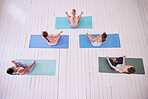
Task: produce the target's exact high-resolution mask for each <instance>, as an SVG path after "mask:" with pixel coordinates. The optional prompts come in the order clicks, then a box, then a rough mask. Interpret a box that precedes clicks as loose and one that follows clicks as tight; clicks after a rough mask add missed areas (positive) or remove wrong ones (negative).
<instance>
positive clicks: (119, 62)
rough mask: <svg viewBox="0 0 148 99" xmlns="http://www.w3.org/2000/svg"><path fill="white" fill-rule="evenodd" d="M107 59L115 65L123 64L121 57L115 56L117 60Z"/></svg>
mask: <svg viewBox="0 0 148 99" xmlns="http://www.w3.org/2000/svg"><path fill="white" fill-rule="evenodd" d="M109 60H110V62H111V64H112V65H113V66H116V65H117V64H123V57H119V58H116V61H117V62H113V60H112V59H111V58H109Z"/></svg>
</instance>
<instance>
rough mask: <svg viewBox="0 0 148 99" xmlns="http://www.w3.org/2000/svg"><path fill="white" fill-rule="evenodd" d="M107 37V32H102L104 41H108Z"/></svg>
mask: <svg viewBox="0 0 148 99" xmlns="http://www.w3.org/2000/svg"><path fill="white" fill-rule="evenodd" d="M106 38H107V34H106V32H104V33H103V34H102V42H104V41H106Z"/></svg>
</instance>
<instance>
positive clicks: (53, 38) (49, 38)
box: [42, 31, 63, 45]
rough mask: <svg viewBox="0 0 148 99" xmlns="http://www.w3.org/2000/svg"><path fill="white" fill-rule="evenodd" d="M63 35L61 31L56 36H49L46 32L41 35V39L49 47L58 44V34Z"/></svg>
mask: <svg viewBox="0 0 148 99" xmlns="http://www.w3.org/2000/svg"><path fill="white" fill-rule="evenodd" d="M61 33H63V31H61V32H60V33H58V34H56V35H49V34H48V32H47V31H43V32H42V35H43V37H42V38H43V39H44V40H45V41H47V42H48V44H49V45H56V44H57V43H58V40H59V38H60V34H61Z"/></svg>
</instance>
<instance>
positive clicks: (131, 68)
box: [127, 67, 136, 74]
mask: <svg viewBox="0 0 148 99" xmlns="http://www.w3.org/2000/svg"><path fill="white" fill-rule="evenodd" d="M127 71H128V74H130V73H135V72H136V70H135V68H134V67H130V68H128V69H127Z"/></svg>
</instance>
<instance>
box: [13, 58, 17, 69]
mask: <svg viewBox="0 0 148 99" xmlns="http://www.w3.org/2000/svg"><path fill="white" fill-rule="evenodd" d="M12 63H13V64H14V65H15V67H16V68H17V67H18V66H17V63H16V62H15V61H14V60H13V61H12Z"/></svg>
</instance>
